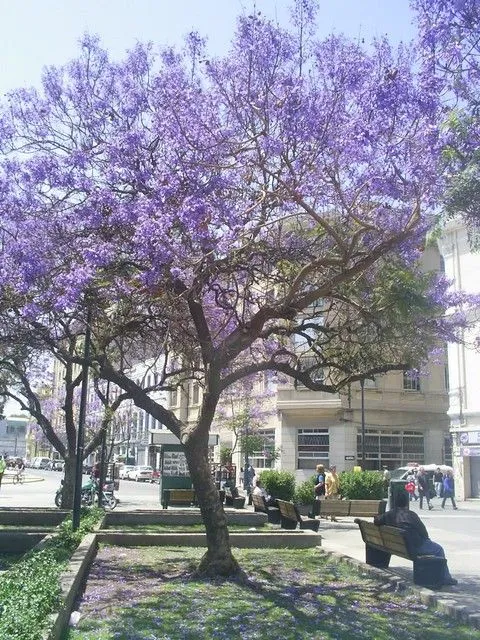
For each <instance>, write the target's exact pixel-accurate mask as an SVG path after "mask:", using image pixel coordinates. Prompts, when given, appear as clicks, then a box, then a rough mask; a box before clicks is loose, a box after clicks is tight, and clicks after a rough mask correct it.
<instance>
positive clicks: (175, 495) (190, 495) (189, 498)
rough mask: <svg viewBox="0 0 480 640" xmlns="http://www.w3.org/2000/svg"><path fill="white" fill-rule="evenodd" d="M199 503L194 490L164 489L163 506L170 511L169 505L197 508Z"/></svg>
mask: <svg viewBox="0 0 480 640" xmlns="http://www.w3.org/2000/svg"><path fill="white" fill-rule="evenodd" d="M196 503H197V500H196V496H195V490H194V489H164V491H163V499H162V506H163V508H164V509H168V507H169V505H176V506H178V505H184V506H188V507H191V506H195V505H196Z"/></svg>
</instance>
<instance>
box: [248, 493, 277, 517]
mask: <svg viewBox="0 0 480 640" xmlns="http://www.w3.org/2000/svg"><path fill="white" fill-rule="evenodd" d="M252 500H253V510H254V511H260V512H262V513H266V514H267V520H268V522H270V523H271V524H280V509H279V508H278V507H273V506H269V505H267V503H266V502H265V498H264V497H263V496H261V495H259V494H256V493H252Z"/></svg>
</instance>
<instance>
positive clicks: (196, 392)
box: [192, 382, 200, 404]
mask: <svg viewBox="0 0 480 640" xmlns="http://www.w3.org/2000/svg"><path fill="white" fill-rule="evenodd" d="M199 402H200V385H199V384H198V382H194V383H193V384H192V404H198V403H199Z"/></svg>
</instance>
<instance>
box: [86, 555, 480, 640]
mask: <svg viewBox="0 0 480 640" xmlns="http://www.w3.org/2000/svg"><path fill="white" fill-rule="evenodd" d="M138 555H139V557H135V552H133V554H132V556H130V557H128V554H126V556H125V558H121V557H120V558H118V559H116V558H115V557H113V556H112V557H101V555H100V557H99V558H98V559H97V561H96V562H95V564H94V567H93V568H92V572H91V574H90V577H89V580H88V585H87V590H86V592H85V596H84V600H83V603H82V605H81V611H82V616H83V619H82V623H81V628H82V629H84V630H85V631H86V632H87V631H88V630H90V631H91V632H92V633H94V630H95V628H96V626H98V624H99V620H100V621H102V622H101V624H103V625H104V626H105V627H108V635H107V636H105V637H106V638H107V637H108V638H114V639H118V640H127V639H129V640H133V639H135V640H137V639H138V640H140V639H142V638H145V639H146V638H149V639H151V640H153V639H155V638H162V639H163V638H168V639H169V640H175V639H176V638H182V639H183V640H187V639H190V638H192V639H193V638H195V639H196V640H198V638H206V639H207V638H212V639H213V638H228V639H229V640H235V639H237V638H238V639H239V640H240V639H242V640H243V639H244V638H247V637H257V638H258V637H261V638H264V637H265V638H273V637H276V638H282V639H283V640H289V639H290V638H292V639H295V640H296V639H299V640H300V639H310V638H312V639H314V638H315V639H318V638H336V639H339V640H342V639H343V638H345V639H346V638H351V637H352V636H360V637H362V638H372V639H375V640H381V639H382V638H385V639H387V638H391V637H395V639H396V640H403V639H412V638H422V639H423V640H425V639H427V640H433V639H435V640H447V639H448V640H451V638H452V637H455V638H458V639H459V640H464V639H465V640H466V639H467V638H468V640H472V639H473V638H480V633H479V634H475V631H474V630H472V629H467V630H465V629H463V630H462V628H460V627H458V625H456V623H453V622H452V621H450V620H448V619H446V618H443V617H439V616H438V614H436V613H435V612H433V611H431V610H428V609H426V607H424V606H423V605H419V604H417V603H416V602H415V601H414V600H413V598H406V597H404V596H399V595H398V594H391V593H389V592H388V590H389V589H391V585H390V584H389V583H387V582H386V581H385V582H381V581H378V580H376V579H372V578H369V577H365V576H361V575H360V573H356V572H355V571H354V570H353V569H352V568H348V567H346V566H344V565H339V564H338V563H335V562H334V561H329V560H326V559H323V560H321V561H317V560H316V559H315V558H314V559H312V560H311V562H310V566H309V567H308V570H305V571H303V570H302V569H301V568H299V567H292V566H286V565H287V564H288V563H282V554H279V553H278V551H277V552H276V554H275V556H272V555H270V556H268V558H267V557H265V556H267V554H266V553H265V551H264V550H262V551H260V550H257V554H256V557H255V554H254V553H252V551H251V550H250V552H249V553H245V554H244V556H243V558H242V559H241V563H242V565H244V566H245V568H246V573H247V579H246V580H245V579H243V580H238V581H221V580H219V581H215V582H211V581H203V580H199V579H197V578H193V577H192V574H193V569H194V568H195V566H196V560H194V559H193V558H190V557H188V556H189V554H188V552H186V550H185V549H183V550H181V552H180V553H178V552H172V550H171V549H168V550H167V552H166V553H165V554H164V557H162V559H161V563H159V564H156V565H150V564H143V565H142V563H141V558H140V555H141V554H138ZM185 556H187V557H185ZM262 557H263V558H264V562H263V566H262ZM272 559H275V561H274V562H272ZM283 559H284V560H286V559H287V556H283ZM259 565H260V568H259ZM452 625H453V627H452ZM472 634H473V635H472ZM88 637H95V636H94V635H92V636H88ZM97 637H102V636H100V635H97Z"/></svg>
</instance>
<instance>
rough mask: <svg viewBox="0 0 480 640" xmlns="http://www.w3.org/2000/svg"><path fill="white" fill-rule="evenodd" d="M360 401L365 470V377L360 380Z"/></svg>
mask: <svg viewBox="0 0 480 640" xmlns="http://www.w3.org/2000/svg"><path fill="white" fill-rule="evenodd" d="M360 401H361V412H362V471H365V378H362V379H361V380H360Z"/></svg>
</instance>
